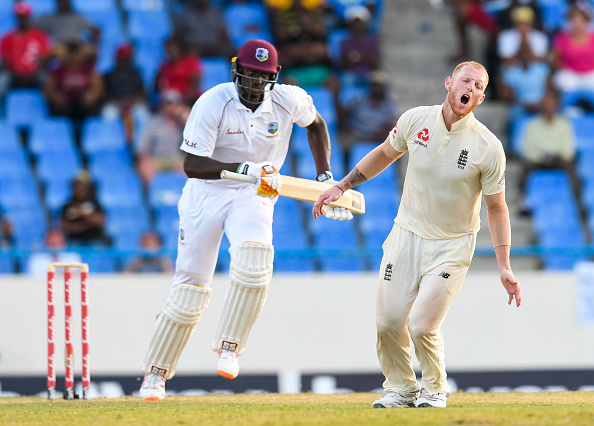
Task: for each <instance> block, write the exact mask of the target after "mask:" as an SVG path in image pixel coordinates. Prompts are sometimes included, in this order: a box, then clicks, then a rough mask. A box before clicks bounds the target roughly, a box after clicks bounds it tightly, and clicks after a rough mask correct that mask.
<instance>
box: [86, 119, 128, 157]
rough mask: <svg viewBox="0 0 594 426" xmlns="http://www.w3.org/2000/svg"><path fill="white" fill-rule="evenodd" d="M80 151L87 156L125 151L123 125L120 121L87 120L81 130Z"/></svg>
mask: <svg viewBox="0 0 594 426" xmlns="http://www.w3.org/2000/svg"><path fill="white" fill-rule="evenodd" d="M81 138H82V142H81V143H82V149H83V151H84V152H85V153H86V154H87V155H93V154H94V153H97V152H100V151H104V152H105V151H122V150H125V149H127V143H126V139H125V135H124V125H123V123H122V121H121V120H119V119H118V120H104V119H102V118H98V117H91V118H87V120H86V121H85V122H84V124H83V128H82V135H81Z"/></svg>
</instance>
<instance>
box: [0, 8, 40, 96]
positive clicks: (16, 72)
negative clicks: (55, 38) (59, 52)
mask: <svg viewBox="0 0 594 426" xmlns="http://www.w3.org/2000/svg"><path fill="white" fill-rule="evenodd" d="M31 11H32V10H31V6H30V5H29V4H28V3H25V2H22V1H21V2H18V3H16V4H15V6H14V14H15V15H16V18H17V23H18V24H17V28H16V29H15V30H13V31H10V32H9V33H7V34H6V35H4V36H3V37H2V39H1V40H0V56H1V57H2V64H3V67H4V71H3V73H4V78H5V79H7V80H8V81H7V84H6V86H7V87H6V88H8V87H36V86H39V85H40V81H41V74H42V73H43V71H44V70H45V67H46V64H47V60H48V58H49V57H50V55H51V43H50V39H49V37H48V36H47V34H45V33H44V32H43V31H41V30H39V29H37V28H34V27H33V25H32V23H31Z"/></svg>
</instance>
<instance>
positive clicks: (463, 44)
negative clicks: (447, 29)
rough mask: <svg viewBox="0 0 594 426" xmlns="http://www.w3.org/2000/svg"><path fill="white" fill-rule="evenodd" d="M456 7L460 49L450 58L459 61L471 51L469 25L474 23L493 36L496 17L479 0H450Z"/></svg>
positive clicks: (465, 57) (455, 17)
mask: <svg viewBox="0 0 594 426" xmlns="http://www.w3.org/2000/svg"><path fill="white" fill-rule="evenodd" d="M449 3H451V4H452V7H453V9H454V22H455V26H456V33H457V35H458V45H459V47H458V51H457V52H456V53H454V54H453V55H452V56H451V57H450V58H449V60H450V61H451V62H459V61H462V60H464V59H467V58H468V57H469V55H470V53H471V48H470V42H469V38H468V26H469V24H474V25H475V26H476V27H478V28H480V29H481V30H482V31H484V32H485V33H486V34H487V35H488V36H489V37H491V36H492V35H493V34H494V33H495V31H496V23H495V17H494V16H492V15H491V14H490V13H488V12H487V11H486V10H485V8H484V6H483V4H482V2H481V1H479V0H449Z"/></svg>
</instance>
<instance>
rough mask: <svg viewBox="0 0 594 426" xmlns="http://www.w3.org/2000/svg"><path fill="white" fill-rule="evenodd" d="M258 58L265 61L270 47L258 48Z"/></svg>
mask: <svg viewBox="0 0 594 426" xmlns="http://www.w3.org/2000/svg"><path fill="white" fill-rule="evenodd" d="M256 59H257V60H259V61H260V62H264V61H267V60H268V49H264V48H263V47H258V48H257V49H256Z"/></svg>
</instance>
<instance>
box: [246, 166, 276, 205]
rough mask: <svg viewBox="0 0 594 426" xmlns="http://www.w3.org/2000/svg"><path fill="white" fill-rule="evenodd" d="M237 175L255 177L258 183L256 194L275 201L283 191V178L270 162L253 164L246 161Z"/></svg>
mask: <svg viewBox="0 0 594 426" xmlns="http://www.w3.org/2000/svg"><path fill="white" fill-rule="evenodd" d="M237 173H241V174H244V175H248V176H253V177H255V178H256V179H258V181H257V182H256V194H258V195H260V196H262V197H268V198H271V199H274V198H276V197H278V193H279V192H280V190H281V178H280V174H279V173H278V169H277V168H276V167H274V166H273V165H272V163H271V162H270V161H263V162H262V163H252V162H249V161H246V162H244V163H241V164H240V165H239V167H238V168H237Z"/></svg>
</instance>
